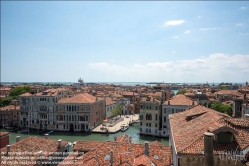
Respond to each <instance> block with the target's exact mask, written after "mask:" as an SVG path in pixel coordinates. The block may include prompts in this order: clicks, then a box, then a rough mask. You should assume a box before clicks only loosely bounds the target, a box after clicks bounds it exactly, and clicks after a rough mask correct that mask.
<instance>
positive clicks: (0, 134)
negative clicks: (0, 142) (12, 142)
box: [0, 132, 9, 136]
mask: <svg viewBox="0 0 249 166" xmlns="http://www.w3.org/2000/svg"><path fill="white" fill-rule="evenodd" d="M5 135H9V132H0V136H5Z"/></svg>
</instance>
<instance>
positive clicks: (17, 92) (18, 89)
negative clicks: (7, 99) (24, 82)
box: [9, 86, 31, 96]
mask: <svg viewBox="0 0 249 166" xmlns="http://www.w3.org/2000/svg"><path fill="white" fill-rule="evenodd" d="M30 90H31V88H30V87H29V86H24V87H16V88H14V89H12V90H11V91H10V94H9V96H19V95H21V94H24V93H27V92H30Z"/></svg>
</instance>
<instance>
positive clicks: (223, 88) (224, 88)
mask: <svg viewBox="0 0 249 166" xmlns="http://www.w3.org/2000/svg"><path fill="white" fill-rule="evenodd" d="M220 89H221V90H228V88H227V87H226V86H221V87H220Z"/></svg>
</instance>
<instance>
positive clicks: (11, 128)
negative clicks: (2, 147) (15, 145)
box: [5, 127, 13, 130]
mask: <svg viewBox="0 0 249 166" xmlns="http://www.w3.org/2000/svg"><path fill="white" fill-rule="evenodd" d="M5 128H6V129H7V130H13V127H5Z"/></svg>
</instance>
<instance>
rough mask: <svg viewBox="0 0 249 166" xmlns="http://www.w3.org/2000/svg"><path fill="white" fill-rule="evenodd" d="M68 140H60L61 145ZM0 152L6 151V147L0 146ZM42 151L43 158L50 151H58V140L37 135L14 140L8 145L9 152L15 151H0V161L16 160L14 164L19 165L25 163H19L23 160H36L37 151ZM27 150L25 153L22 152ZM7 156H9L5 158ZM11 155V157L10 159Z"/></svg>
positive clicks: (65, 143)
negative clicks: (17, 140) (14, 141)
mask: <svg viewBox="0 0 249 166" xmlns="http://www.w3.org/2000/svg"><path fill="white" fill-rule="evenodd" d="M67 144H68V142H66V141H61V145H62V147H63V146H66V145H67ZM0 151H1V152H7V148H6V147H4V148H1V149H0ZM39 151H42V152H43V156H42V157H43V158H45V157H48V156H49V155H50V154H51V152H56V151H58V141H57V140H52V139H45V138H39V137H28V138H25V139H23V140H20V141H19V142H16V143H14V144H11V145H10V152H15V153H9V154H8V155H6V156H5V155H4V154H3V153H1V154H0V155H1V161H6V162H8V161H13V160H14V161H13V162H17V163H16V164H13V165H16V166H20V165H27V164H21V163H23V162H24V161H26V162H35V161H37V160H38V157H39V155H38V152H39ZM24 152H27V153H24ZM19 155H20V157H24V158H27V160H26V159H22V158H20V160H19V159H17V157H18V156H19ZM5 157H9V158H5ZM11 157H13V159H11Z"/></svg>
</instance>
